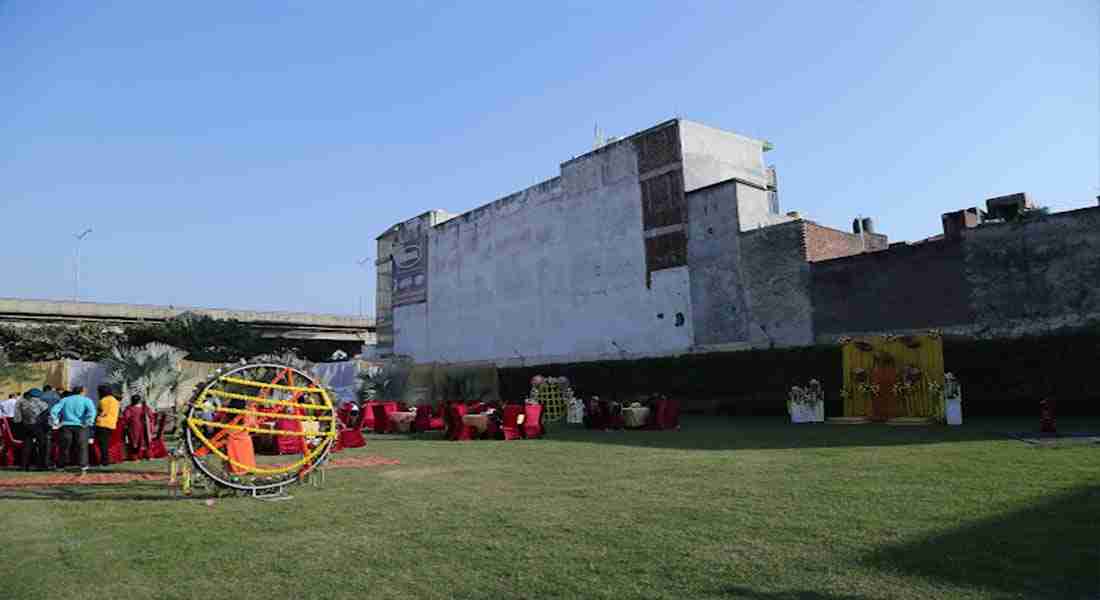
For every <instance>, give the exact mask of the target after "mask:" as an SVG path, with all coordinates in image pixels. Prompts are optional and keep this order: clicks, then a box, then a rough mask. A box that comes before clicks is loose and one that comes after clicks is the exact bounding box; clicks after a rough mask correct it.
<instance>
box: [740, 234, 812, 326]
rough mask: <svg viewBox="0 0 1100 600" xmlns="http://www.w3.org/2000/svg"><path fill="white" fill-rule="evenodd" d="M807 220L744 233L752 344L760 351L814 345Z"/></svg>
mask: <svg viewBox="0 0 1100 600" xmlns="http://www.w3.org/2000/svg"><path fill="white" fill-rule="evenodd" d="M803 236H804V221H800V220H799V221H791V222H788V223H783V224H779V225H774V226H772V227H765V228H762V229H757V230H754V231H747V232H744V233H742V234H741V275H742V280H743V282H744V286H745V296H746V299H747V301H748V314H749V316H750V320H749V322H748V334H749V342H750V343H751V344H752V345H753V346H754V347H783V346H799V345H804V344H810V343H813V339H814V334H813V305H812V301H811V298H810V265H809V263H808V262H807V261H806V250H805V245H804V240H803Z"/></svg>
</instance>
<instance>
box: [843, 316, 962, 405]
mask: <svg viewBox="0 0 1100 600" xmlns="http://www.w3.org/2000/svg"><path fill="white" fill-rule="evenodd" d="M842 344H843V357H844V391H845V397H844V416H846V417H867V416H870V415H871V401H872V394H871V392H870V391H868V390H866V389H864V390H861V389H859V388H860V386H859V376H858V371H859V370H860V369H862V370H863V373H865V374H866V378H867V379H868V380H869V381H873V377H874V369H875V356H876V355H878V354H880V353H884V354H887V355H889V356H890V357H892V358H893V359H894V364H895V366H896V368H897V374H898V381H902V379H903V376H904V374H905V371H906V368H908V367H915V368H917V369H919V370H920V375H919V378H916V384H915V385H914V387H913V388H912V391H911V393H909V394H908V397H907V398H898V402H897V408H896V410H897V413H898V416H906V417H940V416H942V414H941V413H942V412H943V402H942V396H941V395H940V392H939V390H942V389H943V339H942V338H941V337H940V336H939V335H938V334H928V335H919V336H881V337H866V338H858V339H845V340H842ZM883 391H885V390H881V391H880V393H881V392H883Z"/></svg>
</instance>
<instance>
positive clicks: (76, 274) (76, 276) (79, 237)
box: [73, 227, 92, 302]
mask: <svg viewBox="0 0 1100 600" xmlns="http://www.w3.org/2000/svg"><path fill="white" fill-rule="evenodd" d="M91 232H92V228H91V227H89V228H87V229H85V230H84V231H81V232H80V233H74V234H73V237H74V238H76V251H75V256H74V259H73V302H79V301H80V242H83V241H84V238H86V237H88V234H89V233H91Z"/></svg>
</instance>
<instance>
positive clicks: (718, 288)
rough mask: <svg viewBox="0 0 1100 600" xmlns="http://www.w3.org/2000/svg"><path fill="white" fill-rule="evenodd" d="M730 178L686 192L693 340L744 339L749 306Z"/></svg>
mask: <svg viewBox="0 0 1100 600" xmlns="http://www.w3.org/2000/svg"><path fill="white" fill-rule="evenodd" d="M739 189H740V187H739V186H738V184H737V183H736V182H733V181H730V182H726V183H723V184H718V185H713V186H711V187H708V188H704V189H701V190H698V191H696V192H693V193H691V194H688V197H687V201H688V214H689V215H690V221H689V231H688V266H689V267H690V269H691V307H692V315H693V316H694V322H695V343H696V345H716V344H729V343H735V342H745V341H747V340H748V308H747V303H746V300H745V292H744V286H743V285H742V282H741V243H740V236H741V227H740V222H739V220H738V210H737V209H738V203H737V194H738V191H739Z"/></svg>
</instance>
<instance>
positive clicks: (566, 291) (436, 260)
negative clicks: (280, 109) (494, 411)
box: [395, 139, 693, 364]
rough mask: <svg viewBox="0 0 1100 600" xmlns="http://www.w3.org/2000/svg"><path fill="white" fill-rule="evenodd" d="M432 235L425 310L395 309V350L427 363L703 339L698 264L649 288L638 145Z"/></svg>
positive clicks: (599, 156) (575, 356) (677, 345)
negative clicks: (694, 274)
mask: <svg viewBox="0 0 1100 600" xmlns="http://www.w3.org/2000/svg"><path fill="white" fill-rule="evenodd" d="M429 235H430V237H429V244H430V251H429V256H430V268H429V277H428V303H427V305H426V306H424V312H423V313H418V312H416V309H415V308H414V309H413V310H406V308H407V307H400V308H398V309H397V310H395V323H396V328H397V335H396V337H397V345H396V351H397V352H398V353H400V354H408V355H410V356H412V357H414V358H415V359H416V361H417V362H432V361H439V362H458V361H477V360H486V361H505V360H517V359H519V360H522V361H525V362H527V363H529V364H530V363H537V362H552V361H575V360H589V359H592V358H598V357H606V356H614V357H617V356H621V355H623V354H664V353H672V352H677V351H682V350H685V349H687V348H689V347H690V345H691V343H692V339H693V335H692V318H691V302H690V297H689V285H688V274H687V268H686V267H681V268H673V269H665V270H660V271H655V272H654V273H652V276H651V283H650V287H649V288H647V287H646V279H647V278H646V264H645V253H644V247H645V243H644V240H643V232H642V202H641V191H640V186H639V182H638V166H637V154H636V151H635V148H634V146H633V144H632V143H630V140H629V139H628V140H624V141H623V142H619V143H615V144H611V145H609V146H605V147H604V148H601V149H600V150H599V151H597V152H594V153H591V154H588V155H585V156H583V157H580V158H578V159H575V160H572V161H569V162H567V163H565V164H563V165H562V173H561V177H560V178H555V179H552V180H549V181H547V182H545V183H543V184H539V185H537V186H534V187H532V188H529V189H527V190H524V191H522V192H518V193H516V194H512V195H511V196H508V197H506V198H504V199H501V200H499V201H497V202H494V203H492V204H489V205H486V206H484V207H482V208H480V209H477V210H474V211H472V212H470V213H467V214H464V215H461V216H459V217H456V218H454V219H452V220H450V221H448V222H446V223H445V224H442V225H440V226H438V227H435V228H434V229H432V230H431V232H430V234H429ZM678 314H679V315H680V317H679V318H677V315H678ZM658 315H662V316H663V318H659V317H658ZM417 321H419V322H420V323H425V321H426V323H425V325H426V330H422V329H421V325H420V324H418V323H416V322H417ZM422 340H423V341H422Z"/></svg>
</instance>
